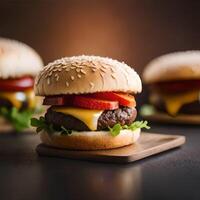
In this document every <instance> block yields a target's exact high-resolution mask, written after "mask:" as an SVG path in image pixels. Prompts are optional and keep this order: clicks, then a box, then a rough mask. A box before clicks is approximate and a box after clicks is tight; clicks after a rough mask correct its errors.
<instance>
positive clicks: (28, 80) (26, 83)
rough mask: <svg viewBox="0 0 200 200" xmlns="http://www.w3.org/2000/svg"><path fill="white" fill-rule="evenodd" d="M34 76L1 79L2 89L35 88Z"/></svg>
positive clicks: (21, 89)
mask: <svg viewBox="0 0 200 200" xmlns="http://www.w3.org/2000/svg"><path fill="white" fill-rule="evenodd" d="M33 85H34V80H33V78H32V77H28V76H26V77H22V78H16V79H0V91H24V90H27V89H30V88H33Z"/></svg>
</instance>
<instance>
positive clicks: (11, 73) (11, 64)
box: [0, 38, 43, 79]
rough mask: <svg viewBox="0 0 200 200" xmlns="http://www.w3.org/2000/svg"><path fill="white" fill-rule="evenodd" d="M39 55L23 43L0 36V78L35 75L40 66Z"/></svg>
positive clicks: (41, 64)
mask: <svg viewBox="0 0 200 200" xmlns="http://www.w3.org/2000/svg"><path fill="white" fill-rule="evenodd" d="M42 66H43V62H42V60H41V58H40V56H39V55H38V54H37V53H36V52H35V50H33V49H32V48H31V47H29V46H27V45H26V44H24V43H21V42H18V41H15V40H10V39H6V38H0V78H1V79H7V78H18V77H21V76H24V75H30V76H35V75H36V74H37V73H38V72H39V71H40V70H41V68H42Z"/></svg>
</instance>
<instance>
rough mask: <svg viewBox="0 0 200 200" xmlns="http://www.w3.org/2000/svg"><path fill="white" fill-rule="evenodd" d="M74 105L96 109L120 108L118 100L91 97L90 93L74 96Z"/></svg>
mask: <svg viewBox="0 0 200 200" xmlns="http://www.w3.org/2000/svg"><path fill="white" fill-rule="evenodd" d="M73 105H74V106H78V107H81V108H89V109H96V110H115V109H117V108H119V104H118V102H117V101H105V100H100V99H95V98H91V97H90V96H89V95H88V96H83V95H77V96H74V99H73Z"/></svg>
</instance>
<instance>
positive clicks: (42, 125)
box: [31, 117, 72, 135]
mask: <svg viewBox="0 0 200 200" xmlns="http://www.w3.org/2000/svg"><path fill="white" fill-rule="evenodd" d="M31 126H33V127H36V132H37V133H39V132H40V131H42V130H45V131H47V132H48V133H49V134H53V133H55V132H59V133H60V134H61V135H65V134H67V135H68V134H71V133H72V131H71V130H67V129H66V128H65V127H64V126H61V127H54V126H53V124H48V123H47V122H46V121H45V118H44V117H40V118H39V119H36V118H32V119H31Z"/></svg>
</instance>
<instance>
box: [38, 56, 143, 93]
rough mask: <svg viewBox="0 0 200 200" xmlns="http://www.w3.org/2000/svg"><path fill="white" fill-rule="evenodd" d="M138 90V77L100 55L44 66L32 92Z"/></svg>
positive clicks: (63, 59) (120, 63) (69, 58)
mask: <svg viewBox="0 0 200 200" xmlns="http://www.w3.org/2000/svg"><path fill="white" fill-rule="evenodd" d="M141 90H142V84H141V80H140V77H139V75H138V74H137V73H136V72H135V71H134V70H133V69H132V68H130V67H129V66H128V65H126V64H125V63H122V62H119V61H117V60H112V59H111V58H104V57H99V56H74V57H65V58H61V59H59V60H55V61H54V62H52V63H49V64H48V65H47V66H45V67H44V68H43V70H42V71H41V73H40V74H39V75H38V76H37V77H36V81H35V93H36V95H39V96H46V95H60V94H84V93H94V92H105V91H120V92H133V93H138V92H141Z"/></svg>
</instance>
